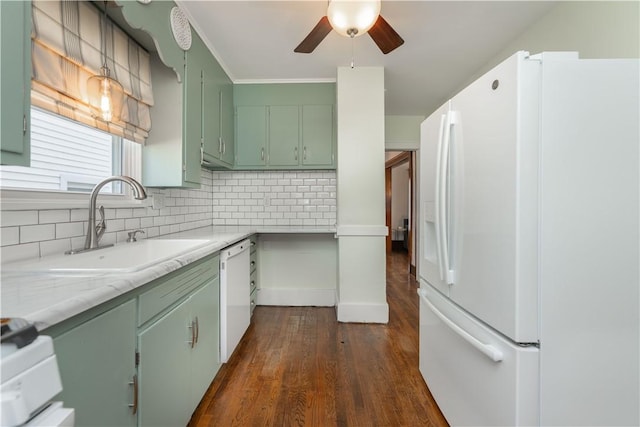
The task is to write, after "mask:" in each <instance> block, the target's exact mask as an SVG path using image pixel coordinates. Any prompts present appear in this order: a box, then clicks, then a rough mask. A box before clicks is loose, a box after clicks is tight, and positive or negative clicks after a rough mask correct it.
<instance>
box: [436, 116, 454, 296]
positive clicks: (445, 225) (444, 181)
mask: <svg viewBox="0 0 640 427" xmlns="http://www.w3.org/2000/svg"><path fill="white" fill-rule="evenodd" d="M454 123H455V112H453V111H449V112H447V116H446V121H445V124H444V132H443V137H442V151H441V157H440V158H439V164H441V166H440V179H439V184H440V186H439V188H438V189H437V190H436V191H437V192H438V196H439V198H440V206H439V208H440V213H439V216H440V222H439V223H438V224H437V227H438V228H439V229H440V236H441V237H440V238H441V254H440V255H441V256H442V269H441V270H440V279H442V280H444V281H445V282H446V283H447V285H451V284H453V271H452V270H451V269H450V268H451V260H450V259H449V243H450V240H451V236H449V220H450V218H449V203H450V201H449V203H447V200H448V199H449V196H450V194H449V191H448V190H449V187H450V185H451V184H450V182H449V180H450V176H449V175H450V167H449V166H450V162H451V161H452V160H451V159H450V157H451V126H453V124H454ZM438 196H436V199H438Z"/></svg>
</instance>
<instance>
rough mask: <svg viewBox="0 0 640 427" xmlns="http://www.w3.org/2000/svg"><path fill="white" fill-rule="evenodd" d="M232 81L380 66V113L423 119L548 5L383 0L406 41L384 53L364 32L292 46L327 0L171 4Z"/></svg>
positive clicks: (298, 78)
mask: <svg viewBox="0 0 640 427" xmlns="http://www.w3.org/2000/svg"><path fill="white" fill-rule="evenodd" d="M176 3H177V4H179V5H180V6H181V7H182V8H183V10H184V11H185V12H186V14H187V15H188V16H189V19H190V21H191V24H192V26H193V27H194V28H195V29H196V31H197V32H198V34H199V35H200V36H201V37H202V38H203V40H204V41H205V43H206V44H207V45H208V46H209V48H210V49H211V51H212V52H213V54H214V55H215V56H216V58H217V59H218V61H219V62H220V63H221V65H222V66H223V68H224V69H225V70H226V72H227V74H229V76H230V77H231V79H232V80H233V81H234V83H263V82H318V81H335V79H336V74H337V72H336V69H337V67H341V66H350V64H351V62H352V60H353V62H354V65H355V66H356V67H359V66H363V67H364V66H382V67H384V69H385V91H386V93H385V114H387V115H420V116H426V115H428V114H430V113H431V112H432V111H433V110H435V109H436V108H437V107H438V106H439V105H440V104H442V103H443V102H444V101H446V99H448V97H450V96H451V95H453V94H454V93H455V91H456V90H459V89H460V88H461V87H462V85H464V84H465V83H467V82H468V81H469V79H470V78H471V77H472V76H473V75H474V74H475V73H477V72H478V70H479V69H480V68H482V67H483V66H485V65H486V64H487V62H488V61H489V60H491V59H493V58H494V57H495V56H496V55H497V54H498V53H499V52H500V51H501V50H502V49H503V48H504V47H505V46H506V45H507V44H508V42H509V41H510V40H512V39H513V38H514V37H516V36H517V35H519V34H521V33H522V32H523V31H524V30H525V29H526V28H527V27H528V26H530V25H531V24H532V23H534V22H535V21H537V20H538V19H540V18H541V17H542V16H543V15H544V14H545V13H547V12H548V11H549V10H550V9H551V8H552V7H553V6H554V3H553V2H547V1H513V2H511V1H494V2H488V1H383V2H382V10H381V15H382V16H383V17H384V18H385V19H386V20H387V22H389V24H391V25H392V26H393V28H394V29H395V30H396V31H397V32H398V33H399V34H400V35H401V36H402V38H403V39H404V40H405V43H404V45H403V46H400V47H399V48H398V49H396V50H395V51H393V52H391V53H389V54H387V55H384V54H382V52H380V50H379V49H378V47H377V46H376V45H375V43H374V42H373V40H371V38H370V37H369V36H368V35H363V36H361V37H356V38H355V39H353V40H350V39H348V38H346V37H343V36H340V35H338V34H337V33H336V32H335V31H332V32H331V33H329V35H328V36H327V37H326V38H325V39H324V41H323V42H322V43H321V44H320V46H318V48H316V50H315V51H314V52H313V53H311V54H301V53H294V52H293V49H294V48H295V47H296V46H297V45H298V44H299V43H300V42H301V41H302V40H303V39H304V38H305V37H306V35H307V34H308V33H309V31H311V29H312V28H313V27H314V26H315V25H316V23H317V22H318V21H319V20H320V18H321V17H322V16H324V15H325V14H326V8H327V1H326V0H322V1H315V0H306V1H264V0H263V1H242V0H236V1H218V0H215V1H202V0H199V1H194V0H178V1H176Z"/></svg>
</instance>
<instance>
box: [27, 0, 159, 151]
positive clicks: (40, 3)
mask: <svg viewBox="0 0 640 427" xmlns="http://www.w3.org/2000/svg"><path fill="white" fill-rule="evenodd" d="M102 19H103V12H102V11H101V10H99V9H98V8H97V7H95V6H94V5H93V4H91V3H90V2H88V1H68V0H55V1H51V0H34V1H33V2H32V22H33V25H32V33H31V40H32V43H31V55H32V75H31V103H32V105H34V106H37V107H40V108H43V109H46V110H48V111H51V112H53V113H55V114H60V115H62V116H65V117H68V118H70V119H73V120H76V121H79V122H81V123H84V124H87V125H89V126H92V127H95V128H98V129H101V130H104V131H107V132H109V133H112V134H115V135H118V136H122V137H124V138H126V139H129V140H132V141H136V142H140V143H143V142H144V141H145V139H146V138H147V136H148V135H149V130H151V114H150V110H149V108H150V107H151V106H152V105H153V92H152V89H151V69H150V60H149V53H148V52H146V51H145V50H144V49H143V48H142V47H141V46H140V45H139V44H138V43H136V42H135V41H134V40H133V39H131V38H130V37H129V36H128V35H127V34H126V33H125V32H124V31H122V30H121V29H120V28H119V27H117V26H116V25H115V24H114V23H113V22H112V21H111V20H109V19H108V20H107V25H106V33H105V34H102V30H103V28H104V27H103V25H101V20H102ZM102 37H105V40H106V46H107V48H106V53H107V55H106V56H107V65H108V67H109V68H110V70H111V77H113V78H115V79H116V80H118V81H119V82H120V84H122V86H123V88H124V91H125V94H126V95H125V102H124V106H123V109H122V114H121V118H120V120H119V121H118V122H104V121H102V120H100V119H98V118H96V117H93V115H92V114H91V108H90V107H89V103H88V96H87V79H88V78H89V77H91V76H92V75H94V74H100V68H101V66H102V62H103V59H102V58H103V57H102V52H101V40H102Z"/></svg>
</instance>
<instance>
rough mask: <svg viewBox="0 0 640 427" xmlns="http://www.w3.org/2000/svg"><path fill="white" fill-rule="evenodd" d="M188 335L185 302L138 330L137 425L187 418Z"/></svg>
mask: <svg viewBox="0 0 640 427" xmlns="http://www.w3.org/2000/svg"><path fill="white" fill-rule="evenodd" d="M192 338H193V334H192V325H191V316H190V310H189V304H187V302H183V303H182V304H180V305H178V306H177V307H175V308H174V309H173V310H171V311H170V312H169V313H167V314H166V315H165V316H163V317H162V318H160V319H159V320H158V321H157V322H155V323H153V324H152V325H151V326H149V327H148V328H147V329H145V330H143V331H142V332H140V333H139V334H138V351H139V352H140V364H139V366H138V374H139V380H140V381H139V384H140V386H139V393H140V394H139V421H138V422H139V425H140V426H150V427H151V426H153V427H157V426H184V425H187V423H188V422H189V418H190V417H191V413H192V411H190V410H189V408H190V405H189V398H190V391H191V390H190V388H189V374H190V368H189V362H190V357H191V346H192Z"/></svg>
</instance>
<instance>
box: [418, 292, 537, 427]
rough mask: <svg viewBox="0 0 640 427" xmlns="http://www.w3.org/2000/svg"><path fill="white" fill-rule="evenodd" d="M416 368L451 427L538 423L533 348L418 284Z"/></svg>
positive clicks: (535, 356)
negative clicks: (418, 362) (517, 343)
mask: <svg viewBox="0 0 640 427" xmlns="http://www.w3.org/2000/svg"><path fill="white" fill-rule="evenodd" d="M418 293H419V294H420V372H421V373H422V376H423V377H424V380H425V382H426V383H427V387H428V388H429V390H430V391H431V394H432V395H433V397H434V398H435V400H436V403H437V404H438V406H439V407H440V410H441V411H442V413H443V414H444V416H445V418H446V419H447V421H448V422H449V424H451V425H452V426H464V425H473V426H530V425H538V424H539V417H538V411H539V409H538V408H539V405H538V390H539V386H538V358H539V350H538V348H536V347H520V346H517V345H515V344H514V343H512V342H511V341H509V340H507V339H505V338H504V337H502V336H500V335H498V334H496V333H495V332H493V331H491V330H490V329H488V328H487V327H486V326H484V325H482V324H481V323H479V322H478V321H477V320H476V319H473V318H472V317H471V316H469V315H468V314H466V313H464V312H463V311H462V310H461V309H459V308H458V307H456V306H454V305H453V304H451V302H449V301H448V300H447V299H446V298H445V297H443V296H442V295H440V294H439V293H438V291H436V290H434V289H433V288H430V287H423V288H421V289H420V290H419V291H418Z"/></svg>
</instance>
